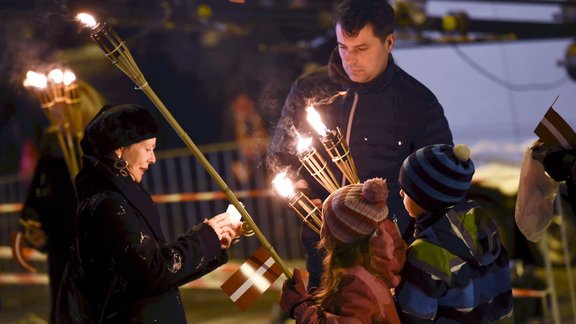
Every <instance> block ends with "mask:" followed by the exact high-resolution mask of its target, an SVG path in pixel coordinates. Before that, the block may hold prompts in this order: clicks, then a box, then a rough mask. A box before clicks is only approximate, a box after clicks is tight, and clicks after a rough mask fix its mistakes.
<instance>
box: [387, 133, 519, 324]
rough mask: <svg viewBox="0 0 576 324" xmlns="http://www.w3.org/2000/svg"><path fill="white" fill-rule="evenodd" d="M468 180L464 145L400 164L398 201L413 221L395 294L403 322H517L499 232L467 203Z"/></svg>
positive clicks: (470, 166)
mask: <svg viewBox="0 0 576 324" xmlns="http://www.w3.org/2000/svg"><path fill="white" fill-rule="evenodd" d="M473 174H474V163H473V162H472V160H470V150H469V149H468V147H466V146H465V145H456V146H452V145H447V144H438V145H432V146H427V147H424V148H421V149H419V150H418V151H416V152H414V153H413V154H412V155H410V156H409V157H408V158H406V160H405V161H404V163H403V164H402V167H401V169H400V177H399V184H400V195H401V196H402V197H403V199H404V206H405V207H406V210H407V211H408V214H409V215H410V216H411V217H413V218H414V219H415V223H416V225H415V231H414V239H415V240H414V242H413V243H412V244H411V245H410V246H409V247H408V252H407V259H406V264H405V265H404V269H403V271H402V276H401V278H402V279H401V282H400V285H399V286H398V287H397V288H396V303H397V307H398V313H399V315H400V319H401V321H402V323H413V322H431V323H432V322H454V323H494V322H510V323H513V322H514V316H513V300H512V288H511V283H510V274H509V272H508V255H507V253H506V250H505V249H504V247H503V246H502V244H501V242H500V239H499V235H498V228H497V226H496V224H495V223H494V221H493V220H492V219H490V217H489V216H487V215H483V214H482V213H481V210H480V209H479V208H477V207H478V206H477V204H476V203H475V202H473V201H470V200H468V201H467V200H466V199H465V197H466V193H467V191H468V189H469V188H470V185H471V180H472V175H473Z"/></svg>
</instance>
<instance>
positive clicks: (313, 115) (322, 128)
mask: <svg viewBox="0 0 576 324" xmlns="http://www.w3.org/2000/svg"><path fill="white" fill-rule="evenodd" d="M306 113H307V115H306V120H307V121H308V122H309V123H310V125H312V127H313V128H314V130H315V131H316V132H317V133H318V134H319V135H320V136H324V135H326V133H327V132H328V128H326V125H324V123H322V119H321V118H320V114H319V113H318V112H317V111H316V109H314V107H312V106H308V107H306Z"/></svg>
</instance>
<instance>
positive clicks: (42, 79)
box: [24, 71, 48, 89]
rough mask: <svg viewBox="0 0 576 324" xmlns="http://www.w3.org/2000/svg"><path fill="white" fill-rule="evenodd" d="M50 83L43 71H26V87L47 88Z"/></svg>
mask: <svg viewBox="0 0 576 324" xmlns="http://www.w3.org/2000/svg"><path fill="white" fill-rule="evenodd" d="M47 84H48V78H47V77H46V76H45V75H44V74H41V73H36V72H34V71H28V72H26V79H25V80H24V86H25V87H35V88H40V89H43V88H46V85H47Z"/></svg>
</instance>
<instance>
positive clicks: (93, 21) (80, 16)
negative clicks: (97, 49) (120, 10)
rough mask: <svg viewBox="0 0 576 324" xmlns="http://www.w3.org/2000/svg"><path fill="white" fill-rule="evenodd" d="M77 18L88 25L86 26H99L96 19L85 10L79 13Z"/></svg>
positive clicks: (92, 27)
mask: <svg viewBox="0 0 576 324" xmlns="http://www.w3.org/2000/svg"><path fill="white" fill-rule="evenodd" d="M76 20H78V21H79V22H80V23H81V24H84V25H86V27H90V28H91V29H94V28H95V27H96V26H98V22H97V21H96V19H94V17H92V16H91V15H89V14H87V13H84V12H81V13H79V14H77V15H76Z"/></svg>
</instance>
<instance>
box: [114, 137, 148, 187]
mask: <svg viewBox="0 0 576 324" xmlns="http://www.w3.org/2000/svg"><path fill="white" fill-rule="evenodd" d="M155 148H156V138H155V137H153V138H150V139H147V140H143V141H140V142H138V143H134V144H132V145H129V146H126V147H122V148H119V149H117V150H116V155H119V156H121V157H122V158H123V159H124V160H126V162H128V172H129V173H130V175H131V176H132V179H133V180H134V181H136V182H138V183H140V181H142V177H143V176H144V172H146V170H148V167H149V166H150V165H151V164H154V163H156V156H155V155H154V149H155Z"/></svg>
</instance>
